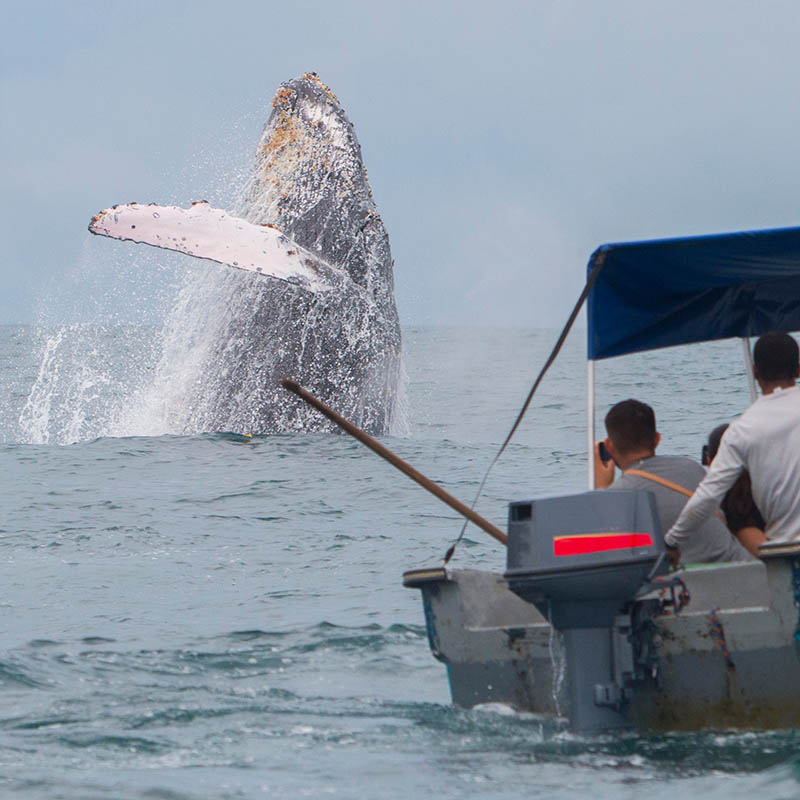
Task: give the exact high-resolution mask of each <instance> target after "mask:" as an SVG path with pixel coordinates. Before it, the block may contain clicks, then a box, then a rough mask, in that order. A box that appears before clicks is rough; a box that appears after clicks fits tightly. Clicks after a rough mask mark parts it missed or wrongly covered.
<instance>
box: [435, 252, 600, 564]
mask: <svg viewBox="0 0 800 800" xmlns="http://www.w3.org/2000/svg"><path fill="white" fill-rule="evenodd" d="M604 263H605V253H604V252H602V253H600V254H599V255H598V256H597V258H596V259H595V263H594V267H593V268H592V271H591V273H590V274H589V277H588V278H587V280H586V285H585V286H584V287H583V291H582V292H581V294H580V297H578V299H577V301H576V303H575V307H574V308H573V309H572V313H571V314H570V315H569V319H568V320H567V324H566V325H565V326H564V328H563V330H562V331H561V334H560V336H559V337H558V340H557V341H556V344H555V347H554V348H553V350H552V352H551V353H550V355H549V356H548V358H547V361H545V364H544V366H543V367H542V369H541V372H539V375H538V377H537V378H536V380H535V381H534V384H533V386H532V387H531V390H530V392H528V396H527V398H526V399H525V402H524V403H523V405H522V409H521V410H520V412H519V414H518V415H517V419H516V420H515V421H514V424H513V425H512V426H511V430H510V431H509V432H508V436H506V439H505V441H504V442H503V444H502V445H501V446H500V449H499V450H498V451H497V454H496V455H495V457H494V458H493V459H492V461H491V463H490V464H489V467H488V469H487V470H486V474H485V475H484V476H483V480H482V481H481V483H480V486H478V491H477V492H476V493H475V497H474V499H473V500H472V505H471V506H470V508H471V509H472V510H474V509H475V504H476V503H477V502H478V498H479V497H480V496H481V492H483V487H484V486H485V485H486V479H487V478H488V477H489V473H490V472H491V471H492V468H493V467H494V465H495V464H496V463H497V462H498V460H499V459H500V456H501V455H502V454H503V451H504V450H505V449H506V445H508V443H509V442H510V441H511V437H512V436H513V435H514V434H515V433H516V431H517V428H518V427H519V424H520V422H522V418H523V417H524V416H525V412H526V411H527V410H528V406H529V405H530V404H531V400H532V399H533V396H534V394H536V390H537V389H538V388H539V384H540V383H541V382H542V378H544V376H545V374H546V373H547V370H549V369H550V367H551V365H552V364H553V362H554V361H555V360H556V357H557V356H558V354H559V353H560V352H561V347H562V346H563V344H564V341H565V340H566V338H567V334H569V332H570V329H571V328H572V325H573V323H574V322H575V319H576V318H577V316H578V313H579V312H580V310H581V306H583V304H584V302H585V301H586V298H587V297H588V296H589V292H590V291H591V289H592V287H593V286H594V284H595V281H597V276H598V275H599V274H600V270H601V269H602V268H603V264H604ZM468 524H469V520H467V519H465V520H464V524H463V525H462V526H461V533H459V534H458V538H457V539H456V540H455V541H454V542H453V544H451V545H450V547H449V548H448V549H447V552H446V553H445V556H444V559H443V560H442V566H443V567H444V566H445V565H446V564H447V562H448V561H450V559H451V558H452V557H453V553H455V551H456V547H458V544H459V542H460V541H461V539H462V538H463V537H464V532H465V531H466V530H467V525H468Z"/></svg>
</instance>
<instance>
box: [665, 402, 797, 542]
mask: <svg viewBox="0 0 800 800" xmlns="http://www.w3.org/2000/svg"><path fill="white" fill-rule="evenodd" d="M744 469H746V470H747V471H748V472H749V473H750V481H751V483H752V486H753V499H754V500H755V503H756V506H757V507H758V510H759V511H760V512H761V514H762V516H763V517H764V519H765V520H766V522H767V528H766V531H765V534H766V536H767V538H768V539H772V540H773V541H781V542H788V541H800V388H798V387H797V386H792V387H791V388H789V389H775V390H774V391H773V392H772V393H770V394H767V395H764V396H763V397H760V398H759V399H758V400H756V401H755V403H753V405H751V406H750V408H748V409H747V411H745V412H744V414H742V416H741V417H739V418H738V419H737V420H735V421H734V422H732V423H731V424H730V425H729V426H728V429H727V430H726V431H725V435H724V436H723V437H722V441H721V442H720V446H719V452H718V453H717V455H716V457H715V458H714V461H713V462H712V464H711V468H710V469H709V471H708V474H707V475H706V477H705V478H703V480H702V481H701V482H700V485H699V486H698V487H697V489H695V492H694V494H693V495H692V497H691V498H690V499H689V502H688V503H687V504H686V505H685V506H684V508H683V511H682V512H681V514H680V516H679V517H678V519H677V520H676V521H675V524H674V525H673V526H672V527H671V528H670V529H669V531H667V535H666V536H665V537H664V540H665V541H666V542H667V544H669V545H671V546H678V547H680V546H681V542H684V541H686V539H687V538H688V537H689V536H691V535H692V531H694V530H695V529H696V528H697V527H698V526H699V525H700V524H701V523H702V521H703V520H705V519H706V518H707V517H708V516H709V515H711V514H713V513H714V511H715V510H716V509H717V507H718V506H719V504H720V502H721V501H722V499H723V498H724V497H725V493H726V492H727V491H728V489H730V488H731V486H733V484H734V483H735V482H736V479H737V478H738V477H739V475H740V474H741V472H742V470H744Z"/></svg>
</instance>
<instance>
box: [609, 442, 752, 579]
mask: <svg viewBox="0 0 800 800" xmlns="http://www.w3.org/2000/svg"><path fill="white" fill-rule="evenodd" d="M629 469H640V470H642V471H643V472H650V473H652V474H653V475H658V477H659V478H666V479H667V480H668V481H672V482H673V483H677V484H678V485H679V486H683V487H684V488H685V489H688V490H689V491H690V492H693V491H694V490H695V487H696V486H697V484H698V483H700V481H701V480H702V479H703V477H704V476H705V474H706V471H705V470H704V469H703V468H702V467H701V466H700V465H699V464H698V463H697V462H696V461H692V459H691V458H684V457H683V456H653V457H652V458H645V459H643V460H642V461H637V462H636V463H635V464H630V465H629ZM610 488H611V489H648V490H649V491H651V492H652V493H653V495H654V496H655V499H656V511H657V512H658V519H659V522H660V523H661V532H662V533H666V532H667V531H668V530H669V529H670V528H671V527H672V525H673V524H674V522H675V520H676V519H677V518H678V514H680V513H681V509H682V508H683V507H684V506H685V505H686V503H687V501H688V500H689V498H688V497H687V496H686V495H685V494H682V493H680V492H677V491H675V489H670V488H669V487H667V486H662V485H661V484H660V483H656V482H655V481H651V480H648V479H647V478H642V477H640V476H639V475H621V476H620V477H619V478H618V479H617V480H616V481H614V484H613V485H612V486H611V487H610ZM752 558H753V556H751V555H750V554H749V553H748V552H747V550H745V549H744V548H743V547H742V546H741V545H740V544H739V542H738V540H737V539H736V537H735V536H733V535H732V534H731V532H730V531H729V530H728V529H727V528H726V527H725V525H723V523H722V522H721V521H720V520H719V518H718V517H717V516H716V515H714V516H711V517H709V518H708V519H707V520H706V521H705V522H704V523H703V524H702V525H701V526H700V527H699V528H698V529H697V530H696V531H694V532H693V533H692V535H691V537H690V539H689V541H687V542H686V543H685V544H681V562H682V563H684V564H703V563H707V562H711V561H748V560H751V559H752Z"/></svg>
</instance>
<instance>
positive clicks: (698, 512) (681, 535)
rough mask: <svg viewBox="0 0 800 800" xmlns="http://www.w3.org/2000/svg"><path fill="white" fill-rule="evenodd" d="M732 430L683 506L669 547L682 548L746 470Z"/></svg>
mask: <svg viewBox="0 0 800 800" xmlns="http://www.w3.org/2000/svg"><path fill="white" fill-rule="evenodd" d="M730 431H731V429H730V428H729V429H728V430H727V431H726V432H725V435H724V436H723V437H722V442H721V444H720V447H719V452H718V453H717V455H716V457H715V458H714V461H713V462H712V464H711V468H710V469H709V471H708V473H707V474H706V476H705V478H703V480H702V481H700V484H699V485H698V487H697V488H696V489H695V490H694V494H693V495H692V496H691V497H690V498H689V502H688V503H687V504H686V505H685V506H684V507H683V511H681V513H680V515H679V516H678V519H676V520H675V524H674V525H673V526H672V527H671V528H670V529H669V530H668V531H667V534H666V536H664V541H665V543H666V544H667V546H669V547H680V545H681V544H683V543H684V542H686V541H687V540H688V539H689V537H690V536H691V533H692V531H694V529H695V528H698V527H699V526H700V525H702V523H703V522H704V521H705V520H706V519H707V518H708V517H710V516H711V515H712V514H713V513H714V512H715V511H716V510H717V508H718V507H719V504H720V502H721V501H722V498H723V497H725V493H726V492H727V491H728V489H730V488H731V486H733V484H734V483H736V479H737V478H738V477H739V475H740V474H741V472H742V470H743V469H744V461H743V459H742V457H741V453H740V449H739V448H738V447H737V445H736V440H735V435H734V436H729V435H728V434H729V433H730Z"/></svg>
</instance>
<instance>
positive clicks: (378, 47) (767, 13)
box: [0, 0, 800, 326]
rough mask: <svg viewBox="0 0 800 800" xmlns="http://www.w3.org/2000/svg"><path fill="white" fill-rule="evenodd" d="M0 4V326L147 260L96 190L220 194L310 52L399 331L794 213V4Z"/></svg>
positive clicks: (549, 296)
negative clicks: (634, 245) (388, 258)
mask: <svg viewBox="0 0 800 800" xmlns="http://www.w3.org/2000/svg"><path fill="white" fill-rule="evenodd" d="M0 11H2V17H1V18H2V26H1V27H0V107H1V108H2V120H1V121H0V153H1V154H2V155H0V185H1V186H2V195H1V196H0V226H2V227H0V236H1V237H2V239H1V246H2V250H0V322H28V321H35V320H36V319H37V308H38V307H39V306H41V304H42V303H46V304H49V305H50V306H51V307H52V305H53V303H54V302H56V299H57V298H58V297H59V295H60V293H62V292H63V293H64V295H65V296H66V295H68V294H70V293H72V294H76V293H77V294H78V295H80V294H81V293H82V292H84V291H86V292H87V293H88V292H89V291H95V292H96V291H97V288H96V280H95V284H92V288H91V290H90V289H89V288H88V284H86V285H82V283H81V280H80V279H77V280H76V278H75V275H76V271H77V273H80V267H81V264H85V263H91V264H92V265H93V266H92V269H93V270H94V271H95V272H97V271H98V270H99V271H101V272H102V271H103V270H106V271H107V273H108V274H109V280H111V281H112V282H113V277H111V276H113V273H114V271H115V270H124V268H125V265H126V264H127V262H128V260H131V261H132V262H135V260H136V259H137V258H140V256H138V255H137V253H138V251H139V250H141V249H142V246H141V245H140V246H138V247H137V246H134V245H130V244H122V243H119V242H111V241H104V240H100V239H97V238H95V237H90V235H89V234H88V233H87V231H86V226H87V224H88V222H89V219H90V217H91V216H92V215H93V214H94V213H96V212H97V211H99V210H100V209H101V208H105V207H107V206H109V205H112V204H113V203H118V202H130V201H134V200H136V201H139V202H149V201H154V202H159V203H178V204H182V205H187V204H188V203H189V202H190V201H192V200H197V199H208V200H209V201H211V202H212V203H218V204H224V205H227V206H228V207H230V206H231V204H232V203H233V201H234V199H235V196H236V190H237V188H238V187H239V186H240V185H241V183H242V180H243V177H242V176H243V175H244V174H245V173H246V172H247V170H249V168H250V165H251V163H252V159H253V155H254V150H255V145H256V142H257V139H258V136H259V134H260V131H261V128H262V126H263V124H264V122H265V121H266V119H267V117H268V111H269V105H270V100H271V98H272V95H273V93H274V91H275V89H276V88H277V86H278V85H279V84H280V83H281V81H284V80H287V79H289V78H292V77H295V76H298V75H301V74H302V73H304V72H306V71H310V70H313V71H316V72H317V73H318V74H319V76H320V77H321V78H322V79H323V80H324V81H325V82H326V83H327V84H328V85H329V86H330V87H331V89H332V90H333V91H334V92H335V93H336V94H337V95H338V97H339V99H340V101H341V103H342V105H343V107H344V109H345V111H346V112H347V114H348V116H349V117H350V119H351V121H352V122H353V123H354V124H355V127H356V132H357V134H358V137H359V140H360V142H361V146H362V152H363V155H364V160H365V163H366V166H367V168H368V170H369V177H370V182H371V184H372V188H373V194H374V197H375V200H376V202H377V204H378V208H379V210H380V212H381V215H382V217H383V219H384V222H385V224H386V227H387V229H388V231H389V236H390V240H391V244H392V250H393V254H394V258H395V283H396V294H397V301H398V307H399V311H400V315H401V320H402V322H403V323H405V324H407V325H408V324H470V325H474V324H485V325H508V324H511V325H522V326H541V325H546V326H555V325H560V324H561V323H562V322H563V321H564V320H565V318H566V316H567V314H568V312H569V310H570V308H571V306H572V304H573V302H574V299H575V297H576V296H577V294H578V292H579V291H580V288H581V285H582V280H583V277H584V275H585V264H586V261H587V259H588V257H589V255H590V253H591V251H592V250H593V249H594V248H595V247H596V246H597V245H598V244H601V243H603V242H608V241H625V240H630V239H644V238H653V237H663V236H673V235H683V234H694V233H698V234H699V233H714V232H722V231H729V230H740V229H748V228H762V227H780V226H786V225H796V224H800V159H798V158H797V150H798V144H797V143H798V141H799V140H800V135H799V132H800V102H798V93H799V92H800V89H799V88H798V87H800V55H798V53H799V52H800V51H799V49H798V42H800V3H797V2H755V1H754V2H747V3H745V2H668V3H667V2H643V1H642V0H635V1H634V2H594V1H589V0H587V1H586V2H578V1H577V0H560V1H558V0H541V2H536V1H535V0H531V1H530V2H506V1H504V0H494V1H493V2H480V3H472V2H467V1H465V0H464V1H462V2H440V3H437V2H435V1H434V0H428V2H419V3H417V2H412V3H403V2H395V3H392V4H389V3H381V2H375V0H371V2H347V0H335V1H333V0H328V1H327V2H292V3H286V2H281V3H273V2H270V1H269V0H254V1H253V2H246V1H245V0H240V1H239V2H237V1H236V0H229V1H228V2H225V3H221V2H219V1H218V0H215V1H214V2H198V1H197V0H192V2H189V1H188V0H186V1H185V2H183V1H182V0H173V1H170V0H159V2H149V0H137V2H117V1H116V0H104V2H102V3H101V2H76V0H71V1H70V2H51V3H45V2H29V0H26V2H17V0H13V1H12V0H0ZM89 239H91V241H89ZM120 264H122V266H120ZM153 264H154V261H153V260H152V258H151V259H149V260H148V259H145V260H144V261H143V262H142V265H141V266H140V267H137V270H138V272H137V280H138V279H139V276H140V278H141V282H142V286H152V284H153V282H154V281H156V282H157V281H158V280H159V279H160V278H159V275H158V271H157V270H155V269H153ZM187 268H189V267H187ZM209 268H210V267H209ZM96 277H97V276H96V275H95V279H96ZM100 283H101V284H102V281H100ZM109 302H110V301H109ZM114 302H119V303H122V304H125V303H128V304H135V303H147V302H148V301H147V293H146V292H144V293H143V294H141V295H136V294H133V295H130V296H123V297H122V298H120V297H119V296H118V295H117V296H116V299H115V300H114ZM73 303H74V298H73ZM98 307H99V308H102V307H103V302H102V301H101V302H100V303H99V306H98Z"/></svg>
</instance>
